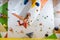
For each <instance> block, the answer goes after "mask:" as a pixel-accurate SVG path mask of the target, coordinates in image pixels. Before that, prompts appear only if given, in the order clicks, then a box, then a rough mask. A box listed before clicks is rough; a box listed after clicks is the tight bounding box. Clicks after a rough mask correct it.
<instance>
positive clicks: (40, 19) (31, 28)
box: [0, 0, 60, 38]
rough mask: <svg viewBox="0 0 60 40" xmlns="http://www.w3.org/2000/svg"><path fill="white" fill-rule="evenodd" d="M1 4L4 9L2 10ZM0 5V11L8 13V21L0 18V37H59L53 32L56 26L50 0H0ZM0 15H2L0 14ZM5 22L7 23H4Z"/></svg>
mask: <svg viewBox="0 0 60 40" xmlns="http://www.w3.org/2000/svg"><path fill="white" fill-rule="evenodd" d="M3 5H4V6H3ZM2 6H3V7H4V8H3V9H4V10H2ZM5 6H6V7H5ZM0 7H1V8H0V12H2V11H3V13H4V14H5V13H7V14H6V15H8V17H7V19H8V22H7V20H6V21H5V18H4V20H1V19H0V31H2V32H0V38H57V37H58V38H59V37H60V36H56V35H59V34H55V33H54V30H55V31H56V30H58V27H56V26H55V25H54V10H53V2H52V0H8V3H7V1H4V0H3V2H2V0H1V2H0ZM5 9H6V10H5ZM0 16H2V15H1V14H0ZM2 21H5V22H2ZM2 23H3V24H2ZM7 23H8V25H6V24H7ZM56 23H57V22H56ZM57 25H58V24H57ZM3 26H4V27H3ZM1 28H2V29H1ZM6 30H8V31H6Z"/></svg>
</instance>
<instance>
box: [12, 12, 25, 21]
mask: <svg viewBox="0 0 60 40" xmlns="http://www.w3.org/2000/svg"><path fill="white" fill-rule="evenodd" d="M12 15H14V16H16V17H17V18H19V19H21V20H24V18H23V17H22V16H19V15H17V14H15V13H12Z"/></svg>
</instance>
